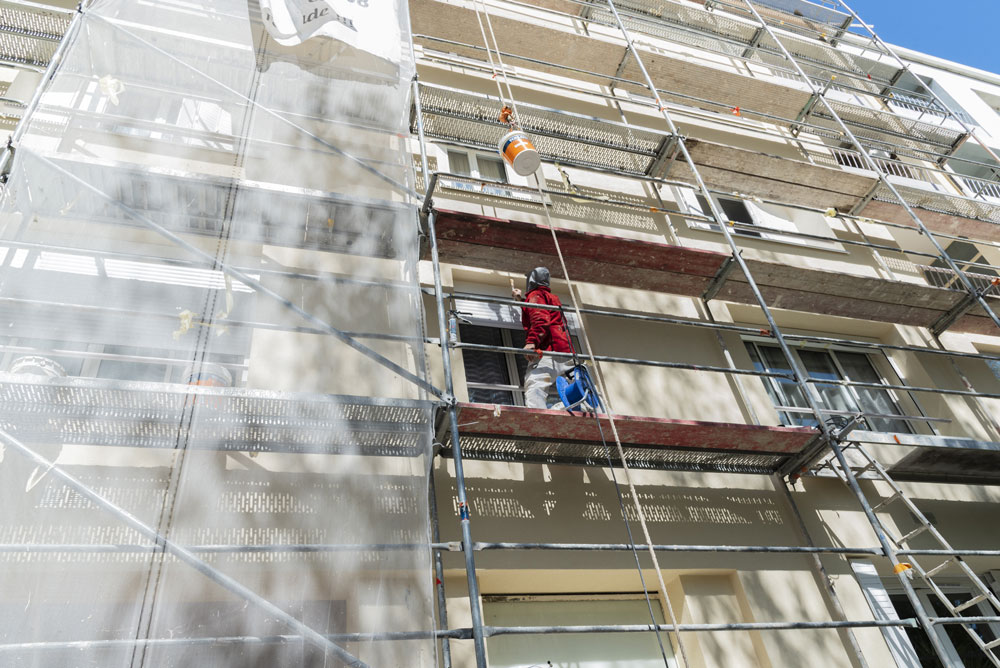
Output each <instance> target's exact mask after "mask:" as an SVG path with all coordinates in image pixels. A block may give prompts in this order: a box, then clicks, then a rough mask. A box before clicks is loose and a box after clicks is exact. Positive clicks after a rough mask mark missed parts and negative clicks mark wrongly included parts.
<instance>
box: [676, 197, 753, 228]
mask: <svg viewBox="0 0 1000 668" xmlns="http://www.w3.org/2000/svg"><path fill="white" fill-rule="evenodd" d="M678 192H679V193H680V196H681V201H682V202H683V203H684V205H685V207H686V209H687V211H688V212H691V213H700V214H701V215H703V216H711V215H712V210H711V207H709V206H708V201H707V200H706V199H705V197H704V196H703V195H701V194H699V193H698V192H697V191H694V190H689V189H687V188H679V189H678ZM712 201H713V202H714V203H715V205H716V206H717V207H718V208H719V210H720V211H722V213H723V215H725V216H726V218H727V219H728V220H731V221H732V222H734V223H737V224H738V225H741V226H743V227H734V228H732V229H733V232H734V233H735V234H740V235H743V236H747V237H760V236H761V234H760V232H757V231H756V230H748V229H745V228H746V227H747V226H751V225H753V226H756V225H757V221H756V220H754V216H753V214H752V213H751V212H750V209H749V208H748V207H747V205H746V203H745V202H744V201H743V200H741V199H734V198H732V197H719V196H717V195H713V196H712ZM688 226H689V227H695V228H699V229H703V230H718V229H719V226H718V225H717V224H715V223H710V222H707V221H700V220H691V221H688Z"/></svg>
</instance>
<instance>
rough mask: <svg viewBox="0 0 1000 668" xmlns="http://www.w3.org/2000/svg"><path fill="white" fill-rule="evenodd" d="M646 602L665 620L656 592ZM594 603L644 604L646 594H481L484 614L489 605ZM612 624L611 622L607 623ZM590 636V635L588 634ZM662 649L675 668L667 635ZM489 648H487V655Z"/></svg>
mask: <svg viewBox="0 0 1000 668" xmlns="http://www.w3.org/2000/svg"><path fill="white" fill-rule="evenodd" d="M648 600H649V602H650V603H651V604H652V605H653V606H654V610H656V611H658V612H659V613H660V616H661V617H662V619H664V620H666V619H667V612H666V610H665V609H664V606H663V601H662V599H661V597H660V596H659V595H658V593H657V592H654V591H650V592H649V593H648ZM595 601H635V602H640V603H646V601H647V594H644V593H643V592H608V593H573V592H567V593H532V594H483V595H482V606H483V613H484V615H485V614H486V607H487V606H488V605H489V604H491V603H505V602H509V603H534V602H539V603H581V604H586V603H587V602H595ZM609 623H613V622H609ZM588 635H590V634H588ZM663 638H664V648H666V649H668V650H669V655H668V656H667V665H668V668H677V656H676V653H677V648H676V647H675V646H674V643H673V641H672V640H671V639H670V637H669V635H664V636H663ZM488 652H489V648H487V653H488Z"/></svg>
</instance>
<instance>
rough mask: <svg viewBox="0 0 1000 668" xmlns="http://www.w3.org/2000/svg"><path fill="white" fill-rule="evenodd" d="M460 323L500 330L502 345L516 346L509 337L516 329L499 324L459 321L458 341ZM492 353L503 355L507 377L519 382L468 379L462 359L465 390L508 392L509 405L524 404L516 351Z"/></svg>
mask: <svg viewBox="0 0 1000 668" xmlns="http://www.w3.org/2000/svg"><path fill="white" fill-rule="evenodd" d="M462 325H465V326H468V327H485V328H489V329H496V330H499V331H500V341H501V343H502V345H503V346H505V347H507V348H515V347H517V346H515V345H514V342H513V340H512V337H511V332H512V331H516V330H514V329H513V328H511V327H499V326H492V327H491V326H490V325H484V324H473V323H462V322H461V321H459V341H461V340H462V337H461V327H462ZM493 354H496V355H502V356H503V362H504V365H505V367H506V369H507V377H508V378H514V379H517V380H519V381H520V383H519V384H517V385H504V384H501V383H480V382H477V381H472V380H469V370H468V367H467V366H465V364H464V359H463V367H464V371H465V388H466V391H467V392H469V391H470V390H490V391H494V392H510V393H511V397H512V398H513V403H512V404H510V405H511V406H524V378H522V377H521V370H520V369H518V367H517V360H516V359H515V355H517V353H508V352H500V351H498V352H496V353H493ZM470 394H471V392H470ZM470 400H471V396H470Z"/></svg>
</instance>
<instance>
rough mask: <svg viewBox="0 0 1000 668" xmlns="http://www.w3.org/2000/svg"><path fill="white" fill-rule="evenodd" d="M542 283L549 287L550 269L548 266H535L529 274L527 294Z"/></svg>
mask: <svg viewBox="0 0 1000 668" xmlns="http://www.w3.org/2000/svg"><path fill="white" fill-rule="evenodd" d="M541 285H544V286H545V287H549V270H548V268H547V267H535V268H534V269H532V270H531V273H530V274H528V283H527V286H526V289H525V294H527V293H529V292H531V291H532V290H534V289H535V288H537V287H539V286H541Z"/></svg>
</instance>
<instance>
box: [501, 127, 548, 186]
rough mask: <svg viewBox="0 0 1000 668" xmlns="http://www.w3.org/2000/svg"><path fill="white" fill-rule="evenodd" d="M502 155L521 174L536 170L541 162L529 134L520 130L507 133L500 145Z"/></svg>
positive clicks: (524, 174)
mask: <svg viewBox="0 0 1000 668" xmlns="http://www.w3.org/2000/svg"><path fill="white" fill-rule="evenodd" d="M498 148H499V149H500V155H502V156H503V159H504V160H505V161H506V162H507V164H509V165H510V166H511V167H513V168H514V171H515V172H517V173H518V174H520V175H521V176H528V175H529V174H532V173H534V172H535V170H537V169H538V167H539V165H540V164H541V158H540V157H539V155H538V151H537V150H536V149H535V146H534V144H532V143H531V140H530V139H528V135H526V134H525V133H524V132H521V131H520V130H514V131H512V132H509V133H507V134H506V135H504V136H503V138H502V139H501V140H500V144H499V146H498Z"/></svg>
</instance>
